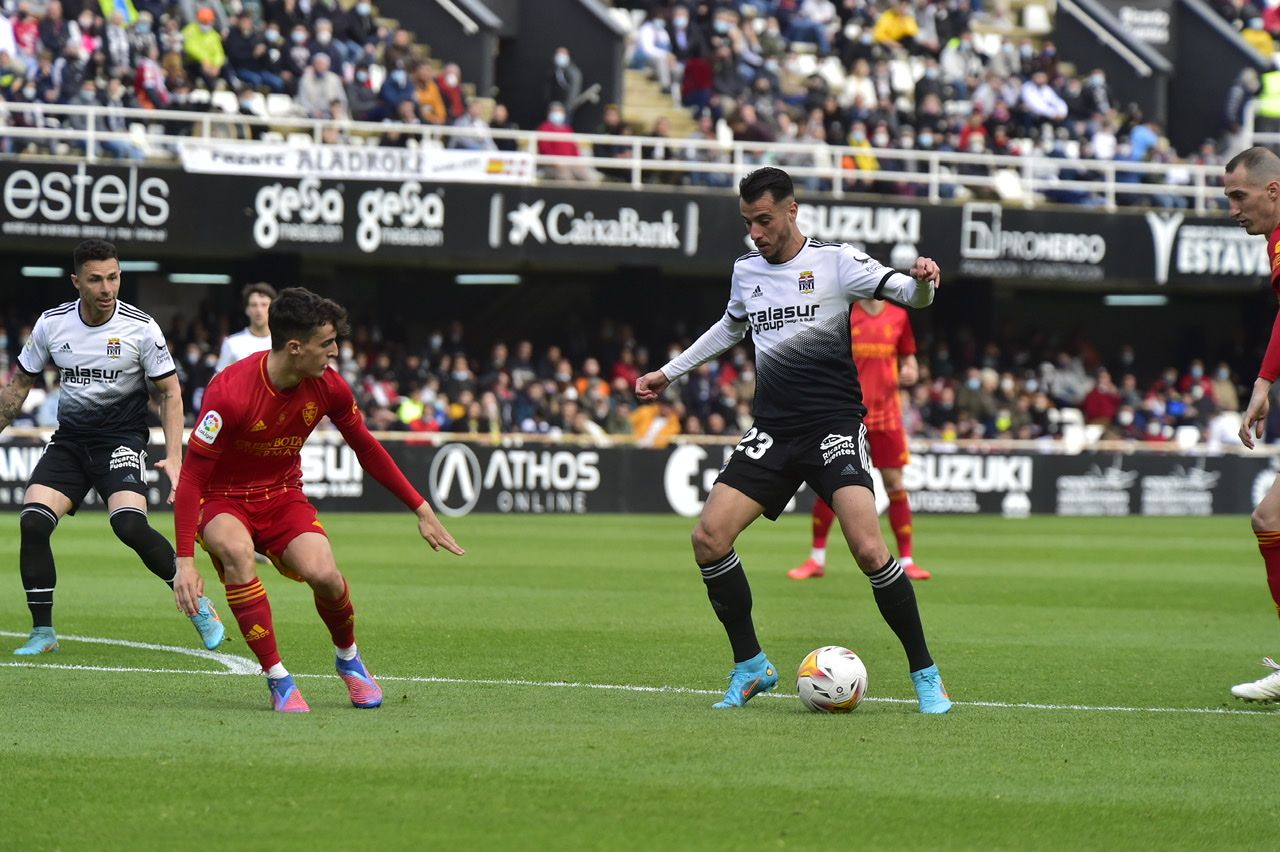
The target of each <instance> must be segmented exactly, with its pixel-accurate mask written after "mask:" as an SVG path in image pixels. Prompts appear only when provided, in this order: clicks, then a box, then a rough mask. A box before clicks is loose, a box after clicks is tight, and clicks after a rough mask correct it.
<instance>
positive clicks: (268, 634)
mask: <svg viewBox="0 0 1280 852" xmlns="http://www.w3.org/2000/svg"><path fill="white" fill-rule="evenodd" d="M227 605H228V606H230V607H231V613H232V614H233V615H234V616H235V617H236V623H237V624H239V625H240V633H241V634H243V636H244V641H245V644H246V645H248V646H249V649H250V650H252V651H253V653H254V654H255V655H256V656H257V657H258V663H259V665H261V666H262V670H263V671H264V672H265V671H267V670H268V669H270V668H271V667H272V666H274V665H275V664H276V663H278V662H280V651H279V650H278V649H277V648H276V632H275V629H274V628H273V627H272V625H271V602H270V601H269V600H267V590H266V589H264V588H262V581H261V580H259V579H258V578H257V577H254V578H253V580H251V581H250V582H248V583H231V584H228V585H227Z"/></svg>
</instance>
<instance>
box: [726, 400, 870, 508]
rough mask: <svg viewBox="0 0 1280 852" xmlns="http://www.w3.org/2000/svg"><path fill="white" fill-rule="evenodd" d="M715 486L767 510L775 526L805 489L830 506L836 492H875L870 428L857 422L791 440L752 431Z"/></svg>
mask: <svg viewBox="0 0 1280 852" xmlns="http://www.w3.org/2000/svg"><path fill="white" fill-rule="evenodd" d="M716 482H723V483H724V484H725V485H728V486H731V487H732V488H736V489H737V490H738V491H741V492H742V493H743V494H746V495H747V496H748V497H750V498H751V499H752V500H755V501H756V502H757V503H759V504H760V505H762V506H764V515H765V517H766V518H768V519H769V520H771V521H776V520H777V519H778V515H780V514H782V510H783V509H785V508H786V507H787V503H788V502H790V500H791V498H792V497H794V496H795V493H796V491H797V490H798V489H799V488H800V483H802V482H804V483H808V485H809V487H810V488H812V489H813V490H814V492H815V493H816V494H817V495H818V496H819V497H821V498H822V499H823V500H826V501H827V503H831V497H832V495H833V494H835V492H836V489H838V488H843V487H844V486H846V485H861V486H862V487H863V488H866V489H869V490H874V486H873V484H872V480H871V451H870V449H868V447H867V427H866V426H864V425H863V424H862V421H861V420H859V419H857V418H849V419H847V420H842V421H835V422H832V423H828V424H826V425H825V426H823V427H822V428H820V429H815V430H814V431H812V432H806V433H804V434H802V435H798V436H795V437H789V438H776V437H774V436H773V435H770V434H769V433H768V431H767V429H761V428H760V427H759V426H752V427H751V428H750V429H748V430H747V433H746V434H745V435H743V436H742V440H741V441H739V442H738V446H737V447H735V448H734V450H733V455H731V456H730V457H729V461H728V462H726V463H725V466H724V468H723V469H722V470H721V471H720V476H719V477H718V478H717V479H716Z"/></svg>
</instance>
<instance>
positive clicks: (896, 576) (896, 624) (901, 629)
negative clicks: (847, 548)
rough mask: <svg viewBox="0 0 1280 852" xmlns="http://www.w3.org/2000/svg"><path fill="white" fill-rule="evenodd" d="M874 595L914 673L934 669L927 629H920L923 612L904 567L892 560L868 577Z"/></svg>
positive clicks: (882, 615)
mask: <svg viewBox="0 0 1280 852" xmlns="http://www.w3.org/2000/svg"><path fill="white" fill-rule="evenodd" d="M867 579H868V580H870V581H871V591H872V592H873V593H874V594H875V596H876V606H878V607H880V615H881V617H882V618H884V623H885V624H887V625H889V628H890V629H891V630H893V632H894V633H895V634H897V637H898V641H899V642H901V643H902V649H903V650H904V651H906V652H907V663H908V665H910V666H911V671H913V672H918V671H920V670H921V669H927V668H928V667H929V666H931V665H933V657H931V656H930V655H929V646H928V645H926V644H925V641H924V628H923V627H922V626H921V625H920V610H919V608H918V607H917V606H916V591H915V589H913V588H912V587H911V580H910V579H909V578H908V577H907V575H906V574H904V573H903V572H902V566H901V565H899V564H898V560H896V559H894V558H893V557H892V556H890V557H889V561H888V562H886V563H885V564H884V567H883V568H881V569H880V570H879V571H876V572H875V573H874V574H868V575H867Z"/></svg>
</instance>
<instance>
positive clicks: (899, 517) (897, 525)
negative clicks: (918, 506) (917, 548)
mask: <svg viewBox="0 0 1280 852" xmlns="http://www.w3.org/2000/svg"><path fill="white" fill-rule="evenodd" d="M889 526H890V527H892V528H893V535H894V537H895V538H896V539H897V540H898V558H899V559H907V558H909V557H910V556H911V501H910V500H909V499H907V491H906V489H905V488H901V489H898V490H897V491H890V492H889Z"/></svg>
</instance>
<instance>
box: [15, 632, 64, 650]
mask: <svg viewBox="0 0 1280 852" xmlns="http://www.w3.org/2000/svg"><path fill="white" fill-rule="evenodd" d="M13 653H15V654H17V655H19V656H32V655H35V654H56V653H58V634H57V633H54V632H53V628H52V627H33V628H31V636H30V637H28V639H27V641H26V644H25V645H23V646H22V647H21V648H18V649H16V650H15V651H14V652H13Z"/></svg>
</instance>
